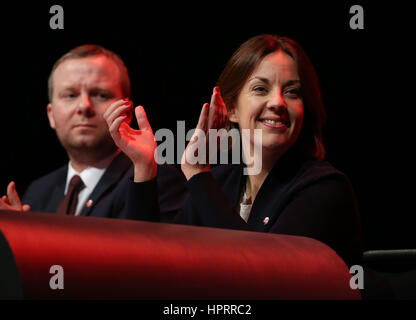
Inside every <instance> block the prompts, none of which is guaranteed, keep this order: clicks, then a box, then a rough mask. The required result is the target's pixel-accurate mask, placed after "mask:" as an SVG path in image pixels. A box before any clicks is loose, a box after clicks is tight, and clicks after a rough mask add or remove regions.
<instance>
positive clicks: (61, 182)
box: [44, 165, 68, 212]
mask: <svg viewBox="0 0 416 320" xmlns="http://www.w3.org/2000/svg"><path fill="white" fill-rule="evenodd" d="M67 174H68V165H66V166H64V167H62V168H61V169H60V171H59V173H58V175H57V177H56V183H55V185H54V188H53V189H52V193H51V195H50V198H49V200H48V202H47V204H46V207H45V210H44V211H46V212H56V209H57V208H58V205H59V203H61V201H62V199H63V198H64V191H65V183H66V176H67Z"/></svg>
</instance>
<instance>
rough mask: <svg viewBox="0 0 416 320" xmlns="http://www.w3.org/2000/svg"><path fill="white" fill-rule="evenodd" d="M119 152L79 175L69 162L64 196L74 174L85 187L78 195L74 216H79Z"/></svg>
mask: <svg viewBox="0 0 416 320" xmlns="http://www.w3.org/2000/svg"><path fill="white" fill-rule="evenodd" d="M119 152H120V151H117V152H116V153H115V154H113V155H111V156H109V157H107V158H105V159H103V160H101V161H99V162H97V163H96V164H94V165H93V166H90V167H88V168H86V169H84V170H83V171H82V172H81V173H79V172H77V171H75V169H74V168H73V167H72V164H71V161H69V164H68V174H67V176H66V184H65V193H64V194H65V195H66V193H67V192H68V187H69V182H70V181H71V179H72V177H73V176H74V175H76V174H77V175H79V176H80V177H81V180H82V182H83V183H84V185H85V188H83V189H82V190H81V191H80V193H79V195H78V203H77V207H76V209H75V215H76V216H79V215H80V213H81V211H82V209H83V208H84V206H85V205H86V203H87V201H88V200H89V196H90V195H91V193H92V191H93V190H94V188H95V186H96V185H97V183H98V181H100V179H101V177H102V176H103V174H104V173H105V171H106V170H107V168H108V167H109V165H110V163H111V161H113V159H114V158H115V157H116V156H117V155H118V154H119Z"/></svg>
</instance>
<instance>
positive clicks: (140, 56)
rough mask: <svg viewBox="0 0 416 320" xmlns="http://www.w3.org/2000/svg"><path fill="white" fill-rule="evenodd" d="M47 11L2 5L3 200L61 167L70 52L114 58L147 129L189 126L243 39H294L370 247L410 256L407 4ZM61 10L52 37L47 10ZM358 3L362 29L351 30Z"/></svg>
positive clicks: (133, 5) (150, 5) (67, 6)
mask: <svg viewBox="0 0 416 320" xmlns="http://www.w3.org/2000/svg"><path fill="white" fill-rule="evenodd" d="M192 3H193V4H188V3H185V2H174V1H170V2H168V3H164V2H160V1H152V2H146V3H145V2H143V1H135V2H134V1H131V2H122V1H117V2H113V3H112V4H110V2H108V3H107V2H96V3H94V2H88V3H85V1H84V2H80V3H74V2H71V3H66V2H49V3H43V4H31V5H27V4H20V3H16V4H8V5H3V7H2V13H1V15H2V19H1V30H2V36H1V37H2V49H1V51H2V76H1V77H2V78H3V81H2V82H3V83H2V85H1V87H2V89H3V92H2V95H1V96H2V106H1V118H2V121H1V145H0V148H1V150H2V151H1V179H0V190H2V191H1V192H0V194H4V193H5V191H6V186H7V184H8V182H9V181H11V180H14V181H15V182H16V185H17V189H18V191H19V193H20V194H23V191H24V190H25V188H26V187H27V186H28V183H29V182H30V181H32V180H33V179H35V178H37V177H39V176H41V175H43V174H45V173H47V172H49V171H51V170H52V169H55V168H58V167H60V166H61V165H63V164H65V163H66V161H67V157H66V154H65V152H64V150H63V149H62V148H61V146H60V144H59V143H58V140H57V138H56V135H55V133H54V132H53V130H52V129H50V127H49V124H48V121H47V116H46V105H47V103H48V98H47V77H48V75H49V72H50V70H51V68H52V65H53V63H54V62H55V61H56V60H57V59H58V58H59V57H60V56H61V55H63V54H64V53H66V52H67V51H69V50H70V49H72V48H74V47H75V46H78V45H81V44H86V43H96V44H99V45H102V46H104V47H106V48H108V49H110V50H113V51H114V52H116V53H118V54H119V55H120V56H121V58H122V59H123V60H124V61H125V63H126V65H127V68H128V69H129V72H130V77H131V80H132V93H133V94H132V99H133V101H134V102H135V104H136V105H138V104H141V105H143V106H144V107H145V109H146V112H147V115H148V118H149V121H150V123H151V125H152V127H153V130H154V132H155V131H156V130H157V129H159V128H169V129H171V130H173V131H174V132H176V121H177V120H185V121H186V128H187V130H189V129H191V128H192V127H194V126H195V125H196V122H197V119H198V115H199V112H200V108H201V106H202V104H203V103H204V102H208V101H209V99H210V96H211V92H212V88H213V86H214V85H215V83H216V80H217V77H218V76H219V74H220V72H221V70H222V69H223V67H224V65H225V63H226V62H227V60H228V58H229V57H230V56H231V54H232V53H233V52H234V51H235V50H236V49H237V47H238V46H239V45H240V44H241V43H242V42H244V41H245V40H247V39H248V38H250V37H252V36H255V35H258V34H261V33H272V34H279V35H284V36H288V37H291V38H293V39H295V40H296V41H298V42H299V43H300V44H301V45H302V46H303V48H304V49H305V51H306V52H307V53H308V55H309V57H310V58H311V60H312V62H313V64H314V65H315V68H316V70H317V73H318V76H319V79H320V85H321V90H322V95H323V99H324V103H325V106H326V109H327V114H328V120H327V124H326V127H325V142H326V148H327V159H328V160H329V161H330V162H331V163H332V164H333V165H334V166H335V167H337V168H338V169H340V170H342V171H344V172H345V173H346V174H347V175H348V176H349V177H350V180H351V182H352V184H353V186H354V188H355V190H356V193H357V197H358V201H359V206H360V211H361V217H362V224H363V228H364V236H365V249H389V248H414V247H416V239H415V238H416V236H414V232H413V229H414V224H413V223H412V222H413V219H412V218H413V215H414V214H415V212H416V210H415V205H414V200H413V199H414V198H415V196H414V195H413V193H414V192H413V191H414V189H415V188H414V180H415V179H414V178H415V177H414V176H415V175H414V169H413V168H414V166H413V164H414V158H415V157H414V155H413V147H414V143H413V136H414V134H413V127H414V126H413V122H414V121H413V118H412V117H413V115H412V114H413V112H412V111H413V109H414V108H415V102H414V89H413V88H412V87H413V83H414V57H413V51H412V50H413V49H411V48H412V45H411V42H412V41H413V40H412V37H411V33H412V30H413V29H414V28H412V26H413V25H414V24H413V20H412V17H411V15H412V11H411V10H409V8H408V7H404V5H403V4H400V3H398V2H394V4H389V5H386V4H382V3H373V4H371V5H370V4H368V3H365V2H360V1H358V2H348V1H347V2H337V3H335V4H328V3H325V2H317V1H312V2H311V3H309V4H305V3H301V2H287V3H283V2H281V1H273V2H264V1H235V2H226V1H223V2H212V1H211V2H207V1H205V2H201V3H200V2H199V1H194V2H192ZM53 4H60V5H62V7H63V8H64V30H52V29H50V27H49V20H50V18H51V17H52V14H50V13H49V8H50V7H51V6H52V5H53ZM354 4H360V5H362V6H363V8H364V27H365V28H364V30H352V29H350V27H349V20H350V18H351V16H352V15H351V14H350V13H349V9H350V7H351V6H352V5H354Z"/></svg>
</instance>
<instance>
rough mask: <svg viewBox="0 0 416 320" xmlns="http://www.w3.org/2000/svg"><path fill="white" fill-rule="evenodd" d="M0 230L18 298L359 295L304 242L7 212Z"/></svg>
mask: <svg viewBox="0 0 416 320" xmlns="http://www.w3.org/2000/svg"><path fill="white" fill-rule="evenodd" d="M0 230H2V231H3V233H4V235H5V237H6V238H7V240H8V242H9V245H10V247H11V249H12V251H13V253H14V257H15V259H16V263H17V267H18V269H19V272H20V277H21V282H22V287H23V292H24V297H25V299H213V300H216V299H360V298H361V296H360V293H359V291H358V290H353V289H351V288H350V286H349V282H350V278H351V274H350V273H349V270H348V268H347V266H346V265H345V263H344V262H343V261H342V260H341V258H340V257H339V256H338V255H337V254H336V253H335V252H334V251H333V250H332V249H330V248H329V247H328V246H326V245H324V244H323V243H321V242H319V241H316V240H314V239H309V238H305V237H297V236H288V235H275V234H266V233H258V232H247V231H234V230H224V229H214V228H203V227H193V226H181V225H171V224H163V223H151V222H141V221H128V220H116V219H106V218H95V217H74V216H63V215H53V214H46V213H32V212H30V213H15V212H7V211H0ZM53 265H59V266H62V268H63V284H64V289H51V287H50V280H51V278H52V277H54V276H55V275H56V274H55V273H56V271H54V273H50V268H51V266H53Z"/></svg>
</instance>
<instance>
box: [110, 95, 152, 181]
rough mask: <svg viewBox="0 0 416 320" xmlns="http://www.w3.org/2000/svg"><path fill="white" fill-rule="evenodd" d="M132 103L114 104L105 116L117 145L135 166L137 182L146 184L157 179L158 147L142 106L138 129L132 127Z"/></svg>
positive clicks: (118, 102) (138, 117)
mask: <svg viewBox="0 0 416 320" xmlns="http://www.w3.org/2000/svg"><path fill="white" fill-rule="evenodd" d="M132 108H133V103H132V102H131V101H130V100H128V99H123V100H119V101H116V102H114V103H112V104H111V105H110V106H109V107H108V108H107V110H106V112H105V113H104V115H103V117H104V119H105V120H106V121H107V125H108V128H109V131H110V134H111V136H112V137H113V140H114V142H115V144H116V145H117V146H118V147H119V148H120V149H121V150H122V151H123V152H124V153H125V154H126V155H127V156H128V157H129V158H130V160H131V161H132V162H133V164H134V181H135V182H143V181H147V180H151V179H153V178H155V177H156V174H157V165H156V160H155V150H156V147H157V144H156V141H155V137H154V135H153V131H152V127H151V126H150V124H149V122H148V120H147V116H146V112H145V111H144V109H143V107H142V106H138V107H136V109H135V114H136V118H137V123H138V125H139V128H140V129H139V130H135V129H133V128H131V127H130V124H129V122H130V121H129V119H128V118H129V117H128V112H129V110H131V109H132Z"/></svg>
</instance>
